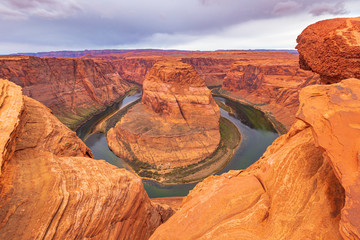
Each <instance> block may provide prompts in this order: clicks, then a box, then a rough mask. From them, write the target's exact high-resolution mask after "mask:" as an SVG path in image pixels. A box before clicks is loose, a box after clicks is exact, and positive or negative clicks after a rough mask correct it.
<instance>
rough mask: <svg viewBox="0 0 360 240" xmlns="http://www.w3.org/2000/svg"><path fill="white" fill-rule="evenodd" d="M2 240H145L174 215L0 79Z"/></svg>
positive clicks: (128, 175)
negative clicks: (155, 202) (93, 156)
mask: <svg viewBox="0 0 360 240" xmlns="http://www.w3.org/2000/svg"><path fill="white" fill-rule="evenodd" d="M0 89H1V91H0V128H1V130H2V132H1V138H0V150H1V164H2V168H1V170H2V171H1V175H0V205H1V208H0V239H147V238H148V237H149V236H150V235H151V233H152V232H153V231H154V230H155V228H156V227H157V226H158V225H159V224H161V223H162V222H163V221H165V220H166V219H167V218H168V217H169V216H170V215H171V214H172V210H171V209H170V208H169V207H168V206H166V205H162V204H153V203H152V202H151V201H150V199H149V198H148V196H147V194H146V192H145V190H144V188H143V186H142V182H141V180H140V179H139V178H137V177H136V176H135V175H134V174H132V173H129V172H127V171H126V170H125V169H118V168H117V167H115V166H112V165H110V164H108V163H106V162H105V161H98V160H94V159H92V158H90V157H92V153H91V151H90V150H89V149H88V148H87V147H86V146H85V144H84V143H83V142H82V141H81V140H80V139H79V138H78V137H76V135H75V133H74V132H72V131H70V130H69V129H68V128H67V127H65V126H64V125H63V124H62V123H60V122H59V120H58V119H57V118H56V117H55V116H54V115H52V114H51V111H50V110H49V109H48V108H46V107H45V106H44V105H42V104H41V103H39V102H37V101H36V100H33V99H31V98H29V97H26V96H23V95H22V94H21V88H20V87H18V86H16V85H15V84H14V83H12V82H9V81H6V80H0Z"/></svg>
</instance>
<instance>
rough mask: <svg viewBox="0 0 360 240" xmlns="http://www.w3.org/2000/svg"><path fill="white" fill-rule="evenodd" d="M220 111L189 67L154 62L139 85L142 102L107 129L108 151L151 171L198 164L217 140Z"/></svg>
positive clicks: (202, 83) (171, 60)
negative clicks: (150, 168)
mask: <svg viewBox="0 0 360 240" xmlns="http://www.w3.org/2000/svg"><path fill="white" fill-rule="evenodd" d="M219 119H220V110H219V107H218V106H217V105H216V103H215V101H214V100H213V98H212V95H211V92H210V90H209V89H208V88H207V87H206V86H205V84H204V82H203V81H202V79H201V78H200V77H199V76H198V75H197V74H196V72H195V71H194V70H193V68H192V66H191V65H188V64H185V63H182V62H180V61H176V60H174V59H168V60H164V61H159V62H157V63H156V64H155V65H154V66H153V67H152V69H151V70H150V72H149V74H148V75H147V77H146V80H145V81H144V84H143V95H142V99H141V104H137V105H135V106H134V107H132V108H131V109H130V110H129V111H128V113H127V114H126V115H125V116H124V117H123V118H122V119H121V121H119V123H117V124H116V126H115V127H114V128H112V129H110V130H109V131H108V134H107V139H108V144H109V147H110V149H111V150H112V151H113V152H114V153H115V154H116V155H118V156H120V157H122V158H125V159H128V160H139V161H141V162H146V163H150V164H152V165H154V166H155V167H156V168H164V169H167V168H174V167H179V166H186V165H190V164H194V163H197V162H199V161H201V160H203V159H204V158H206V157H208V156H209V155H211V154H212V153H213V152H214V151H215V150H216V149H217V147H218V145H219V142H220V132H219Z"/></svg>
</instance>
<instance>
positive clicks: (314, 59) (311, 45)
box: [296, 17, 360, 84]
mask: <svg viewBox="0 0 360 240" xmlns="http://www.w3.org/2000/svg"><path fill="white" fill-rule="evenodd" d="M297 42H298V45H297V46H296V48H297V49H298V51H299V53H300V66H301V68H303V69H305V70H312V71H314V72H316V73H319V74H320V75H321V81H322V82H323V83H325V84H327V83H334V82H339V81H341V80H342V79H346V78H360V68H359V66H360V17H357V18H337V19H329V20H324V21H320V22H317V23H315V24H312V25H310V26H308V27H307V28H306V29H305V30H304V31H303V32H302V33H301V35H299V36H298V38H297Z"/></svg>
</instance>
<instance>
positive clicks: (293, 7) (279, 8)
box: [272, 1, 302, 15]
mask: <svg viewBox="0 0 360 240" xmlns="http://www.w3.org/2000/svg"><path fill="white" fill-rule="evenodd" d="M301 6H302V5H301V4H300V3H297V2H294V1H286V2H279V3H277V4H276V5H275V6H274V8H273V11H272V13H273V14H274V15H284V14H289V13H293V12H295V11H297V10H299V9H300V8H301Z"/></svg>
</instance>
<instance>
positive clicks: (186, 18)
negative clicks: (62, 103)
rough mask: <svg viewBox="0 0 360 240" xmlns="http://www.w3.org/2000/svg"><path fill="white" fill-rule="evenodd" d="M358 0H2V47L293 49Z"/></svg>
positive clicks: (1, 50)
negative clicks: (307, 32) (306, 33)
mask: <svg viewBox="0 0 360 240" xmlns="http://www.w3.org/2000/svg"><path fill="white" fill-rule="evenodd" d="M356 16H360V1H359V0H340V1H339V0H319V1H318V0H302V1H301V0H128V1H125V0H1V1H0V54H9V53H15V52H39V51H51V50H83V49H136V48H160V49H184V50H217V49H293V48H294V47H295V45H296V43H295V40H296V37H297V35H299V34H300V33H301V31H302V30H303V29H304V28H305V27H306V26H308V25H309V24H311V23H314V22H316V21H319V20H322V19H327V18H335V17H356Z"/></svg>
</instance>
